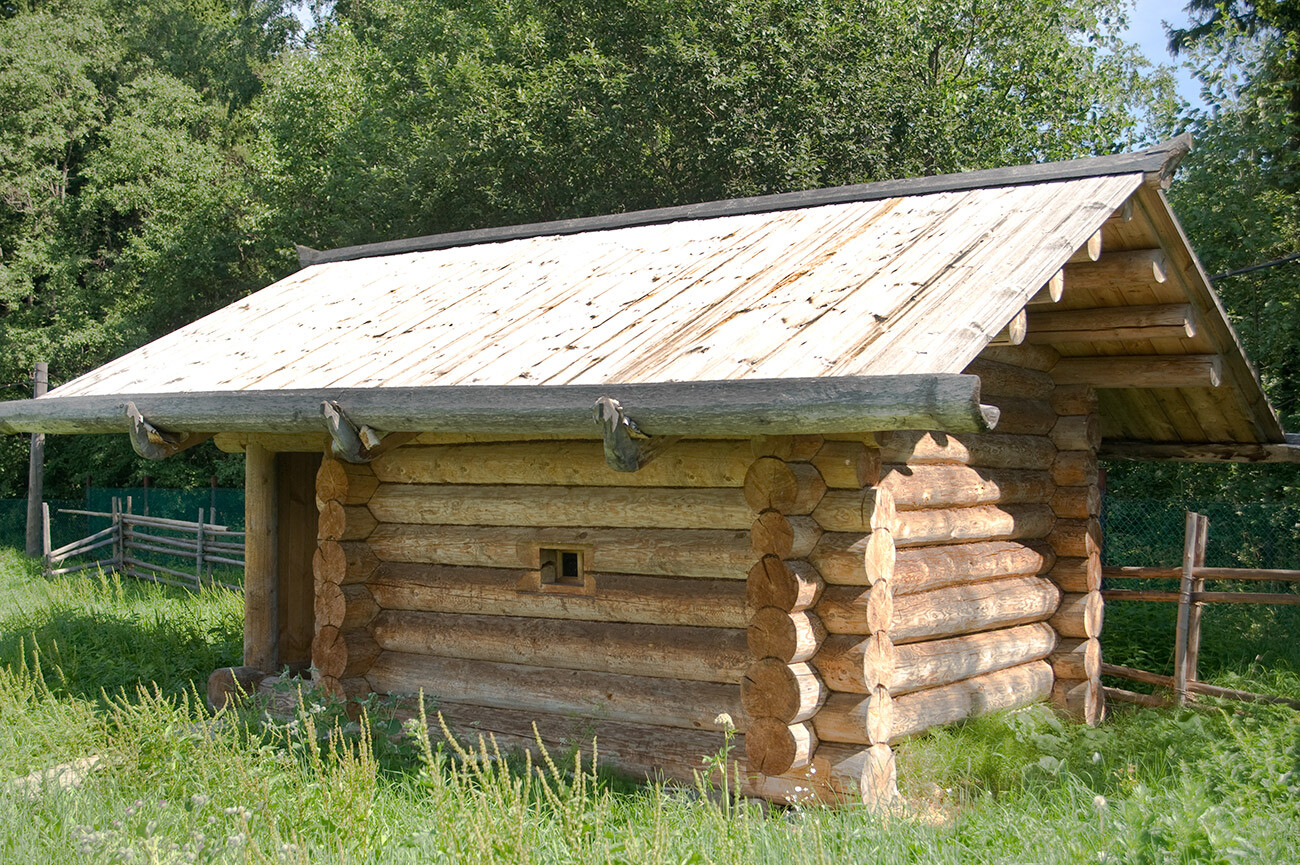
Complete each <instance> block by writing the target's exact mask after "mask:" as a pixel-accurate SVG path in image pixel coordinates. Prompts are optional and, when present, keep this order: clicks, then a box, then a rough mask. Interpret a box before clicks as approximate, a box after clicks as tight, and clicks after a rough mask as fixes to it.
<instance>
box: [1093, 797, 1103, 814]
mask: <svg viewBox="0 0 1300 865" xmlns="http://www.w3.org/2000/svg"><path fill="white" fill-rule="evenodd" d="M1092 807H1093V808H1094V809H1095V810H1096V811H1097V813H1098V814H1100V813H1102V812H1103V811H1105V810H1106V797H1105V796H1103V795H1101V794H1100V793H1098V794H1097V795H1096V796H1093V797H1092Z"/></svg>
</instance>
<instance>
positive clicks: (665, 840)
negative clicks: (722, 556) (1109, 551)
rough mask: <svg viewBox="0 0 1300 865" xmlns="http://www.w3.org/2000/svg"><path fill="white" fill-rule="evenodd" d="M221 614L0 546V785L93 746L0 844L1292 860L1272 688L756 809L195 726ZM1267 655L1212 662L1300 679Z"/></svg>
mask: <svg viewBox="0 0 1300 865" xmlns="http://www.w3.org/2000/svg"><path fill="white" fill-rule="evenodd" d="M239 624H240V601H239V598H238V597H236V596H233V595H232V594H230V593H225V592H206V593H203V594H201V595H198V596H195V595H191V594H188V593H185V592H183V591H180V590H172V589H166V588H163V587H158V586H152V585H141V584H134V583H119V582H117V581H114V580H84V579H77V578H75V577H74V578H67V579H56V580H51V581H46V580H43V579H41V578H40V576H39V575H38V574H36V573H34V572H33V571H32V570H31V569H30V567H28V566H27V565H26V564H25V563H24V562H23V561H22V560H21V558H20V557H19V556H17V555H16V554H13V553H8V552H0V661H2V662H3V663H0V780H3V779H8V778H17V777H22V776H24V775H26V774H28V773H29V772H33V771H37V770H43V769H46V768H48V767H51V766H54V765H57V764H60V763H65V762H68V761H72V760H77V759H79V758H85V757H89V756H98V757H99V758H100V759H101V764H100V765H101V768H100V769H99V770H98V771H93V772H90V773H89V774H87V775H86V776H85V779H84V782H83V783H82V784H81V786H80V787H76V788H71V789H63V788H59V787H57V786H56V785H46V786H45V787H44V788H43V789H39V790H37V791H36V792H35V793H33V792H31V791H29V790H26V789H20V788H17V787H15V786H14V785H13V784H12V783H3V784H0V862H39V863H41V865H45V863H60V862H141V863H144V862H304V863H305V862H421V863H426V862H428V863H436V862H501V863H516V862H628V863H642V862H646V863H672V865H680V863H713V862H719V863H721V862H772V863H791V862H793V863H804V862H808V863H813V862H818V863H821V862H826V863H830V862H835V863H840V862H925V863H930V862H936V863H948V862H952V863H958V862H961V863H966V862H1008V863H1012V862H1015V863H1023V862H1042V863H1048V862H1051V863H1072V865H1075V863H1081V862H1111V863H1118V862H1123V863H1193V862H1196V863H1201V862H1205V863H1220V862H1222V863H1235V862H1250V863H1255V862H1295V861H1300V724H1298V722H1297V718H1300V715H1297V713H1295V712H1292V711H1291V710H1288V709H1281V708H1273V707H1242V706H1237V705H1229V704H1223V705H1210V706H1207V707H1206V708H1204V709H1201V710H1198V711H1195V712H1193V711H1183V712H1173V711H1141V712H1125V711H1119V712H1116V713H1115V715H1114V718H1113V719H1112V721H1111V722H1110V723H1108V724H1107V725H1106V726H1104V727H1102V728H1100V729H1096V730H1090V729H1086V728H1081V727H1076V726H1072V725H1064V724H1061V723H1059V722H1058V721H1056V720H1055V719H1054V718H1053V717H1052V716H1051V714H1050V713H1049V712H1047V711H1046V710H1045V709H1042V708H1041V707H1038V708H1031V709H1028V710H1022V711H1019V712H1015V713H1011V714H1009V715H1005V716H1000V717H992V718H982V719H978V720H977V721H975V722H972V723H970V724H967V725H965V726H963V727H961V728H955V729H947V730H942V731H938V732H936V733H934V734H932V735H930V736H927V737H924V738H922V739H919V740H917V741H914V742H911V743H907V744H906V745H904V746H902V747H901V749H900V754H899V763H900V767H901V769H902V775H901V777H900V784H901V786H902V789H903V792H904V793H905V794H906V795H907V799H908V803H909V805H908V807H907V809H905V810H902V811H900V812H898V813H896V814H891V815H888V816H879V815H873V814H870V813H867V812H865V811H864V810H862V809H846V810H841V811H835V812H832V811H827V810H823V809H820V808H803V809H795V810H782V809H771V810H766V809H763V808H761V807H759V806H757V805H753V804H748V803H734V802H732V803H728V802H723V801H719V799H718V798H717V797H707V796H702V795H700V794H699V793H698V792H697V791H691V790H683V789H677V790H673V789H666V788H662V787H642V786H636V785H632V784H629V783H627V782H625V781H619V780H617V779H611V778H609V777H607V776H604V775H596V776H593V775H592V774H591V773H590V772H588V771H576V772H575V771H572V769H573V767H574V765H575V764H574V762H573V761H574V759H575V755H573V754H565V755H559V754H557V755H554V756H555V759H556V761H557V762H559V763H560V764H561V767H562V768H551V767H548V766H542V767H541V768H540V770H539V768H538V767H536V766H532V765H530V764H527V763H526V762H525V763H521V762H519V761H517V760H514V759H510V760H500V761H498V760H491V761H482V760H463V759H461V758H460V757H458V756H457V755H456V754H455V753H453V752H452V751H451V750H450V749H449V748H448V747H447V746H444V745H441V744H440V743H437V742H434V743H429V742H428V741H427V739H426V740H423V741H421V740H420V739H419V738H418V737H415V738H413V737H405V738H403V737H401V736H398V735H391V734H395V733H398V732H399V731H398V729H397V728H396V727H395V726H394V725H392V724H388V723H384V722H382V721H381V720H376V722H375V723H376V725H377V726H378V728H379V729H378V730H377V731H376V733H377V734H376V735H374V736H370V735H367V730H366V728H365V727H363V726H361V725H357V724H348V723H347V720H346V718H344V717H341V715H340V713H339V711H338V709H337V707H333V706H313V707H306V708H305V710H304V711H303V712H301V713H300V715H299V717H298V718H296V719H294V720H293V721H291V722H289V723H263V722H262V720H263V719H260V718H259V717H258V716H256V715H255V714H253V713H249V714H248V715H245V716H244V717H242V718H238V719H234V718H230V719H223V720H221V721H218V722H215V723H214V722H213V720H212V719H211V718H210V716H209V715H208V713H207V712H206V710H205V709H203V707H202V705H201V700H200V699H199V697H198V696H197V695H196V693H195V690H194V689H195V688H201V687H202V684H203V682H204V681H205V679H206V676H207V673H208V672H209V671H210V670H211V669H212V668H214V667H216V666H219V665H222V664H228V663H231V662H233V661H235V660H236V657H237V654H238V649H239ZM1155 630H1156V629H1155V628H1154V626H1153V628H1152V633H1153V635H1154V632H1155ZM1294 634H1295V631H1290V632H1289V633H1278V632H1274V633H1272V634H1268V635H1266V636H1267V637H1269V638H1270V639H1271V640H1272V642H1273V643H1274V644H1280V643H1282V642H1283V641H1286V642H1290V643H1294V642H1295V640H1294ZM1220 636H1223V637H1224V638H1225V639H1226V635H1220ZM1216 639H1218V637H1216ZM1163 642H1167V635H1165V634H1163V633H1161V634H1159V635H1158V640H1157V639H1156V637H1155V636H1153V638H1152V642H1151V644H1150V645H1151V646H1159V645H1161V644H1162V643H1163ZM1252 657H1253V656H1252ZM1272 660H1273V661H1274V663H1272V664H1271V665H1268V666H1265V665H1263V664H1262V663H1260V664H1254V665H1253V666H1252V664H1251V663H1247V664H1245V666H1241V667H1240V668H1239V669H1238V668H1235V667H1234V668H1233V669H1232V670H1231V673H1232V675H1233V676H1234V677H1235V680H1234V681H1235V683H1236V684H1250V683H1253V685H1254V686H1255V687H1258V688H1260V689H1263V690H1271V691H1274V692H1285V693H1290V694H1292V695H1296V696H1300V676H1297V675H1296V674H1295V673H1294V672H1292V671H1291V669H1293V668H1290V669H1288V667H1287V664H1288V663H1290V661H1289V660H1288V659H1287V658H1282V657H1277V656H1276V654H1275V656H1274V657H1273V658H1272ZM380 732H382V733H383V734H384V735H378V733H380ZM584 768H585V767H584Z"/></svg>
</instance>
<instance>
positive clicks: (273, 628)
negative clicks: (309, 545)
mask: <svg viewBox="0 0 1300 865" xmlns="http://www.w3.org/2000/svg"><path fill="white" fill-rule="evenodd" d="M275 488H276V482H275V453H274V452H273V451H269V450H267V449H266V448H264V447H262V446H261V445H255V444H250V445H249V446H248V447H247V448H246V449H245V451H244V532H245V535H244V665H245V666H248V667H253V668H254V669H257V670H261V671H263V672H267V673H270V672H274V671H275V670H277V669H278V668H279V649H278V646H277V642H278V640H279V632H280V622H279V618H280V617H279V608H280V599H279V585H278V583H279V581H278V579H277V576H278V575H277V573H276V571H277V568H276V563H277V558H278V556H277V550H276V536H277V535H278V534H279V532H278V530H277V526H276V512H277V506H276V489H275Z"/></svg>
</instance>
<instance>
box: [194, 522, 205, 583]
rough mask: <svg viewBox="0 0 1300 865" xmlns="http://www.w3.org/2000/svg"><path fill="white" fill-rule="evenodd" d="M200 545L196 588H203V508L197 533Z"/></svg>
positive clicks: (197, 549)
mask: <svg viewBox="0 0 1300 865" xmlns="http://www.w3.org/2000/svg"><path fill="white" fill-rule="evenodd" d="M195 537H196V538H197V540H198V543H197V544H196V545H195V553H194V588H195V589H196V590H198V589H200V588H202V587H203V508H199V528H198V531H197V532H195Z"/></svg>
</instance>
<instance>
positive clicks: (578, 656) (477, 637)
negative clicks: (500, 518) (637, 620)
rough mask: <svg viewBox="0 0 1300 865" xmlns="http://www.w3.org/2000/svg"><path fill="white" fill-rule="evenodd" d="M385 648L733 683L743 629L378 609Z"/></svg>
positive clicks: (741, 664)
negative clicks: (380, 611) (380, 610)
mask: <svg viewBox="0 0 1300 865" xmlns="http://www.w3.org/2000/svg"><path fill="white" fill-rule="evenodd" d="M372 628H373V631H374V636H375V641H376V642H377V643H378V644H379V647H380V648H382V649H385V650H387V651H390V652H408V653H413V654H420V655H435V656H437V657H441V658H464V659H467V660H478V661H497V662H500V663H506V664H523V665H525V666H531V667H558V668H561V669H566V670H592V671H595V672H603V673H624V674H626V675H631V676H660V677H663V678H667V679H692V680H697V681H702V682H731V683H733V684H738V683H739V682H740V679H741V676H742V675H744V672H745V668H746V667H747V666H748V665H749V661H750V655H749V652H748V648H747V646H746V645H745V632H744V631H736V630H730V629H726V628H691V627H679V626H675V625H641V624H627V623H622V622H620V623H608V622H577V621H567V620H562V619H532V618H523V617H516V616H475V615H465V614H447V613H426V612H413V611H397V610H385V611H383V612H382V613H380V614H379V615H378V616H377V617H376V618H375V621H374V624H373V626H372Z"/></svg>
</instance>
